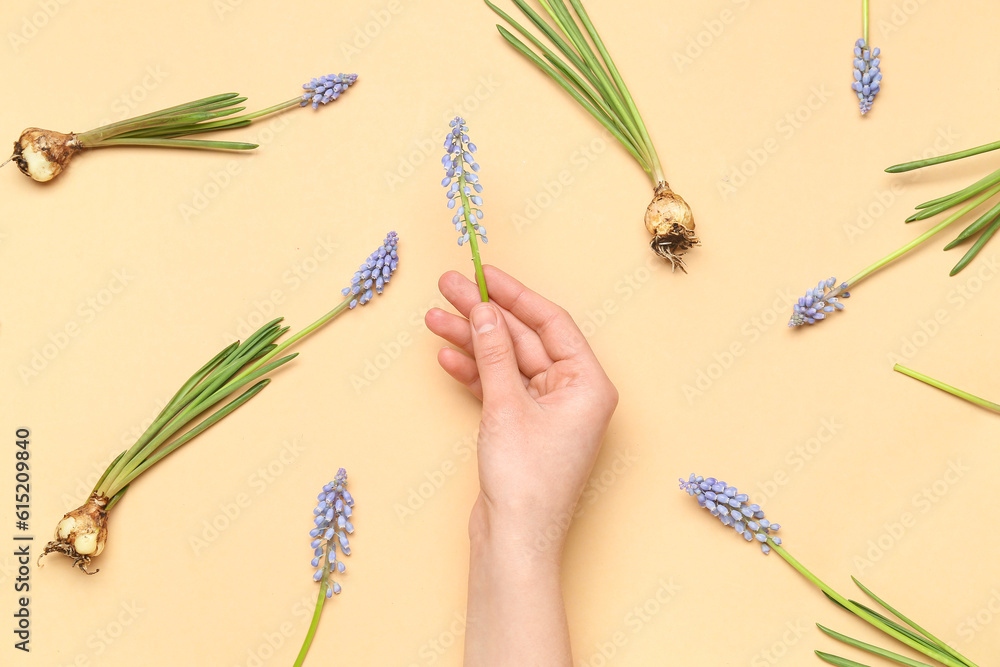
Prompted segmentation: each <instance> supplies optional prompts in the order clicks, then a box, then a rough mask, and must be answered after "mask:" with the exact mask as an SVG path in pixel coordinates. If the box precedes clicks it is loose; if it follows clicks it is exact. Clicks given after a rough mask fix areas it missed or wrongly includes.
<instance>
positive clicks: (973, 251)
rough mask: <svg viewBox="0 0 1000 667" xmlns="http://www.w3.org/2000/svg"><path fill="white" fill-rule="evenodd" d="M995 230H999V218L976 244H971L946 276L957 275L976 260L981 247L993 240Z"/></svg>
mask: <svg viewBox="0 0 1000 667" xmlns="http://www.w3.org/2000/svg"><path fill="white" fill-rule="evenodd" d="M997 229H1000V218H997V220H996V221H995V222H994V223H993V224H992V225H990V228H989V229H987V230H986V231H985V232H983V235H982V236H980V237H979V238H978V239H976V242H975V243H973V244H972V247H971V248H969V251H968V252H967V253H965V255H963V256H962V259H960V260H958V263H957V264H955V266H954V267H953V268H952V270H951V273H949V274H948V275H950V276H954V275H957V274H959V273H960V272H961V271H962V270H963V269H965V267H967V266H968V265H969V262H971V261H972V260H974V259H975V258H976V255H978V254H979V251H980V250H982V249H983V247H984V246H985V245H986V244H987V242H989V240H990V239H991V238H993V235H994V234H996V233H997Z"/></svg>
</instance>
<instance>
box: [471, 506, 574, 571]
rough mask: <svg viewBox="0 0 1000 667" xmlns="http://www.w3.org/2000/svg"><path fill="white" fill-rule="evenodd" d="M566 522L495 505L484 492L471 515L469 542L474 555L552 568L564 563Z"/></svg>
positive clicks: (522, 565) (517, 563)
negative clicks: (540, 517) (549, 519)
mask: <svg viewBox="0 0 1000 667" xmlns="http://www.w3.org/2000/svg"><path fill="white" fill-rule="evenodd" d="M571 518H572V517H569V516H567V517H566V519H565V521H557V520H551V521H544V520H543V521H540V520H539V519H538V518H537V517H531V516H528V515H527V514H525V513H519V512H514V511H511V510H510V509H503V508H497V507H495V506H492V505H491V503H490V502H489V500H488V499H487V498H486V497H485V496H483V495H482V494H480V496H479V498H478V499H477V500H476V503H475V505H473V508H472V513H471V516H470V517H469V542H470V547H471V549H472V553H473V555H476V554H479V555H480V556H483V557H489V556H491V555H492V554H502V555H503V559H504V561H505V562H507V563H510V564H511V565H513V566H514V567H515V568H531V569H540V570H552V569H555V570H556V571H557V572H558V570H559V567H560V565H561V562H562V552H563V546H564V544H565V540H566V529H567V528H568V527H569V522H570V520H571Z"/></svg>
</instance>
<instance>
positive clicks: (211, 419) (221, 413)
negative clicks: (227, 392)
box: [123, 379, 271, 486]
mask: <svg viewBox="0 0 1000 667" xmlns="http://www.w3.org/2000/svg"><path fill="white" fill-rule="evenodd" d="M270 382H271V380H270V379H265V380H261V381H260V382H258V383H257V384H255V385H254V386H252V387H251V388H250V389H248V390H246V391H245V392H243V393H242V394H240V396H239V397H238V398H236V399H234V400H232V401H231V402H229V403H227V404H226V405H225V406H223V407H221V408H219V409H218V410H217V411H215V412H214V413H212V414H211V415H210V416H208V417H206V418H205V419H204V420H203V421H201V422H200V423H199V424H198V425H197V426H195V427H194V428H192V429H191V430H189V431H186V432H185V433H184V435H182V436H181V437H179V438H177V439H176V440H174V441H173V442H171V443H170V444H169V445H167V446H166V447H163V448H161V449H160V451H158V452H156V453H155V454H153V455H152V456H150V457H149V458H147V459H146V460H145V461H143V463H142V465H140V466H139V467H137V468H136V469H135V470H134V471H132V473H131V474H129V475H128V477H126V478H125V479H124V480H123V482H124V484H125V485H126V486H127V485H128V484H130V483H132V481H133V480H135V478H136V477H138V476H139V475H141V474H142V473H143V472H145V471H146V470H147V469H148V468H150V467H151V466H152V465H153V464H155V463H156V462H157V461H159V460H160V459H162V458H163V457H165V456H167V455H168V454H170V453H172V452H174V451H175V450H177V449H178V448H180V447H181V446H183V445H184V444H186V443H187V442H188V441H190V440H191V439H192V438H194V437H196V436H197V435H199V434H200V433H202V432H203V431H205V430H206V429H208V428H211V427H212V426H213V425H214V424H216V423H217V422H219V421H220V420H221V419H224V418H225V417H226V416H227V415H229V413H231V412H232V411H233V410H236V409H237V408H238V407H240V406H241V405H243V404H244V403H246V402H247V401H249V400H250V399H251V398H253V397H254V396H256V395H257V394H258V393H259V392H260V391H261V390H262V389H263V388H264V387H266V386H267V385H268V383H270Z"/></svg>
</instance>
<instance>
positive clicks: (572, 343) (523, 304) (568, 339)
mask: <svg viewBox="0 0 1000 667" xmlns="http://www.w3.org/2000/svg"><path fill="white" fill-rule="evenodd" d="M483 271H484V273H485V276H486V287H487V289H488V290H489V293H490V298H491V299H493V300H494V301H496V303H497V304H499V305H500V306H502V307H503V308H505V309H506V310H508V311H510V313H511V314H513V315H514V316H515V317H516V318H517V319H519V320H521V321H522V322H524V324H526V325H527V326H528V327H529V328H531V329H532V330H534V331H535V332H536V333H537V334H538V337H539V338H540V339H541V341H542V345H544V346H545V351H546V352H548V354H549V356H550V357H551V358H552V359H553V360H554V361H559V360H562V359H570V358H572V357H577V356H580V355H584V356H588V357H591V358H594V353H593V351H592V350H591V349H590V345H589V344H588V343H587V340H586V339H585V338H584V337H583V333H582V332H581V331H580V327H578V326H577V325H576V322H574V321H573V318H572V317H571V316H570V314H569V313H568V312H566V310H564V309H563V308H560V307H559V306H557V305H556V304H554V303H552V302H551V301H549V300H548V299H546V298H545V297H543V296H541V295H540V294H537V293H536V292H533V291H532V290H530V289H528V288H527V287H525V286H524V285H523V284H522V283H521V282H520V281H518V280H517V279H516V278H513V277H511V276H509V275H507V274H506V273H504V272H503V271H501V270H500V269H498V268H496V267H495V266H488V265H487V266H483Z"/></svg>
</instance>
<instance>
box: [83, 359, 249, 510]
mask: <svg viewBox="0 0 1000 667" xmlns="http://www.w3.org/2000/svg"><path fill="white" fill-rule="evenodd" d="M237 347H238V344H237V343H233V344H231V345H229V346H228V347H226V348H225V349H224V350H222V351H221V352H219V353H218V354H216V355H215V356H214V357H212V358H211V359H209V360H208V363H206V364H205V365H204V366H202V367H201V368H199V369H198V370H197V371H195V373H194V375H192V376H191V377H190V378H189V379H188V380H187V382H185V383H184V384H183V385H181V388H180V389H178V390H177V392H176V393H175V394H174V396H173V398H171V399H170V401H169V402H168V403H167V404H166V405H165V406H163V409H162V410H160V413H159V414H158V415H157V416H156V418H155V419H154V420H153V422H152V423H151V424H150V425H149V426H148V427H147V428H146V430H145V431H143V433H142V435H140V436H139V438H138V439H137V440H136V442H135V443H134V444H133V445H132V446H131V447H130V448H129V449H127V450H126V451H124V452H122V454H121V455H119V456H118V458H116V459H115V460H114V461H112V462H111V465H109V466H108V467H107V469H105V471H104V474H103V475H101V479H100V480H98V482H97V484H95V485H94V491H95V492H96V491H100V490H101V487H102V485H103V484H104V482H105V481H106V480H107V479H108V478H109V477H110V478H111V479H114V477H116V476H117V475H118V473H119V472H121V469H122V468H124V467H125V466H126V465H127V464H128V463H130V462H131V461H132V459H133V458H134V457H135V455H136V454H138V453H139V452H140V451H141V450H142V448H143V447H144V446H145V445H146V443H148V442H149V441H150V440H151V439H152V438H153V437H155V435H156V433H157V432H158V431H159V430H160V428H161V427H162V426H163V424H166V423H167V422H168V421H169V420H170V419H172V418H173V416H174V415H175V414H176V413H177V411H179V410H180V409H181V407H183V405H184V403H185V401H184V397H185V395H187V394H188V392H190V391H191V389H192V388H194V387H195V386H196V385H197V384H198V383H199V382H201V381H202V380H203V379H205V377H206V376H208V375H209V374H210V373H211V372H212V371H213V370H214V369H215V368H216V367H217V366H219V364H222V363H224V362H225V359H226V358H227V357H229V356H230V355H231V354H232V353H233V352H234V351H235V350H236V348H237Z"/></svg>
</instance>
